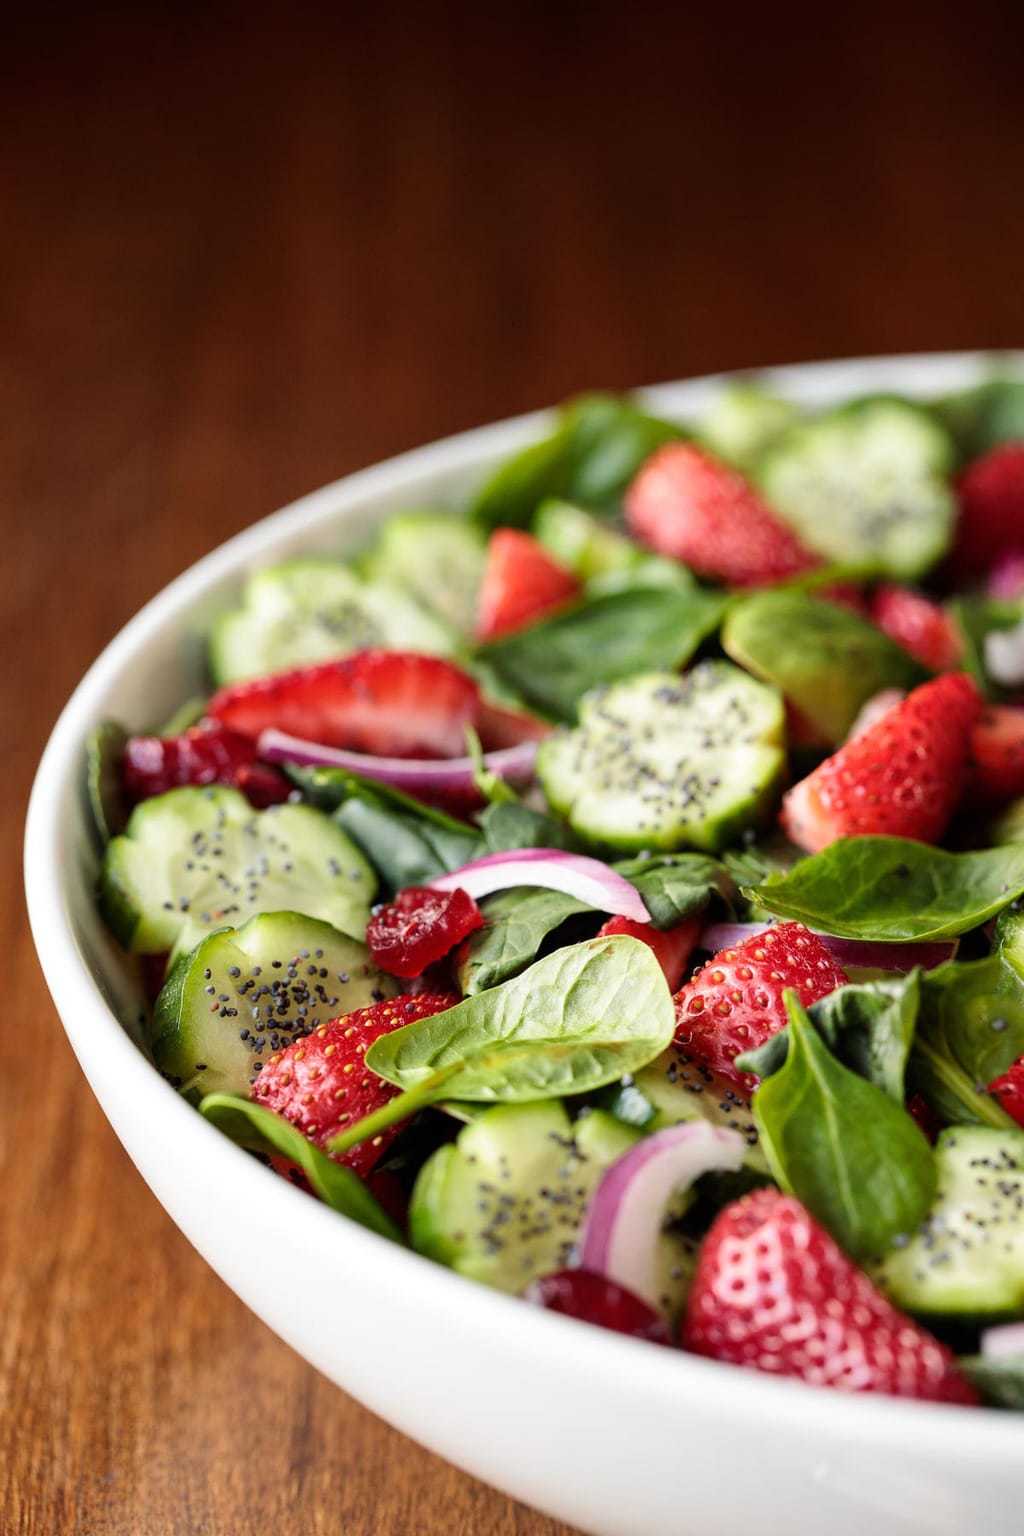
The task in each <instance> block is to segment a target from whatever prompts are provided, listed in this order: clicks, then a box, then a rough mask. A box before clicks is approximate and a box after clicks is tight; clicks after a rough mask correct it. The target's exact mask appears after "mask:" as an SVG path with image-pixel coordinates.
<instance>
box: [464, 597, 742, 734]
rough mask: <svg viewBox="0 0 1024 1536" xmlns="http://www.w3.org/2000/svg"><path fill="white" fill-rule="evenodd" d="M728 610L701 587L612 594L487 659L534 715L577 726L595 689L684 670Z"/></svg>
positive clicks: (489, 652)
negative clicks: (578, 715)
mask: <svg viewBox="0 0 1024 1536" xmlns="http://www.w3.org/2000/svg"><path fill="white" fill-rule="evenodd" d="M727 603H728V599H726V598H725V597H723V596H722V595H721V594H717V593H713V592H708V591H704V590H701V589H699V588H694V589H693V591H679V590H676V589H674V588H671V587H638V588H634V589H630V590H627V591H624V592H613V593H610V594H609V595H607V596H604V597H595V598H591V599H589V600H586V601H584V602H582V603H580V604H578V605H577V606H576V607H575V608H572V609H570V610H569V611H568V612H564V613H558V614H556V615H555V616H554V617H553V618H550V619H542V620H541V621H540V622H539V623H538V624H531V625H530V626H529V628H527V629H520V630H517V631H516V632H515V633H514V634H511V635H506V636H504V637H503V638H501V639H499V640H493V641H491V643H490V644H489V645H487V646H486V647H485V648H484V649H483V651H482V652H481V655H482V656H483V658H484V659H485V661H486V662H487V663H488V664H489V665H491V666H492V667H494V668H495V669H496V670H497V672H498V673H499V675H500V676H501V677H502V678H503V679H504V681H505V682H506V683H507V684H509V685H510V686H511V687H512V688H514V689H515V691H516V692H517V693H519V694H521V695H522V697H523V698H524V699H526V700H527V702H528V703H530V704H532V705H533V706H534V707H535V708H536V709H539V710H542V711H543V712H544V713H545V714H548V715H552V716H554V717H555V718H556V719H559V720H566V721H570V722H571V721H575V719H576V707H577V705H578V704H579V701H580V698H581V696H582V695H583V694H584V693H586V692H587V691H588V690H589V689H591V688H595V687H597V686H598V685H599V684H601V683H613V682H618V681H619V680H621V679H623V678H627V677H633V676H635V675H636V674H637V673H638V672H653V671H661V670H665V671H674V670H675V669H677V668H679V667H681V666H683V665H684V663H685V662H687V661H689V659H690V657H691V656H692V655H693V653H694V651H695V650H696V649H697V647H698V646H699V645H700V644H701V642H702V641H703V640H705V639H706V638H707V636H708V635H710V634H712V633H713V631H714V630H716V629H717V628H718V625H719V623H720V622H721V619H722V616H723V614H724V613H725V610H726V607H727Z"/></svg>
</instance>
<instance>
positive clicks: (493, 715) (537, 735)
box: [477, 699, 554, 752]
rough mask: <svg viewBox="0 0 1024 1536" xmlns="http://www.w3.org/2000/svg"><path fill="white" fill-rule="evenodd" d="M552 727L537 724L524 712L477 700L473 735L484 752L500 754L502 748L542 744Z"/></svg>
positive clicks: (543, 721)
mask: <svg viewBox="0 0 1024 1536" xmlns="http://www.w3.org/2000/svg"><path fill="white" fill-rule="evenodd" d="M553 730H554V726H553V725H551V724H549V722H548V721H547V720H539V719H538V718H537V716H536V715H531V714H528V713H527V712H526V710H524V709H509V707H508V706H507V705H506V704H495V702H494V701H493V699H481V700H480V713H479V718H478V720H477V732H478V734H479V736H480V741H481V744H482V746H483V749H484V751H485V752H500V751H501V749H502V748H503V747H518V746H519V745H520V743H521V742H524V741H543V740H544V737H545V736H550V735H551V732H552V731H553Z"/></svg>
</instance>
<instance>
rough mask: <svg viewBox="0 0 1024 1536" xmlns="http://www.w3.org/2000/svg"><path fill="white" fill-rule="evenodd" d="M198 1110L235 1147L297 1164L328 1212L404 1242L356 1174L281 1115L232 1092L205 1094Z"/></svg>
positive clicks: (382, 1235) (388, 1217) (383, 1235)
mask: <svg viewBox="0 0 1024 1536" xmlns="http://www.w3.org/2000/svg"><path fill="white" fill-rule="evenodd" d="M199 1113H200V1114H201V1115H204V1116H205V1117H206V1119H207V1120H209V1121H210V1123H211V1125H215V1126H216V1127H217V1129H218V1130H220V1131H223V1132H224V1134H225V1136H230V1138H231V1140H232V1141H233V1142H234V1143H235V1144H236V1146H239V1147H246V1148H247V1149H248V1150H249V1151H250V1152H263V1153H267V1154H280V1155H281V1156H284V1157H287V1158H288V1159H289V1160H290V1161H291V1162H293V1163H296V1164H297V1165H298V1167H299V1168H301V1169H302V1172H303V1173H304V1174H305V1175H306V1178H307V1179H308V1180H309V1183H310V1185H311V1186H312V1189H313V1192H314V1193H315V1194H316V1195H317V1196H318V1197H319V1199H321V1200H322V1201H323V1202H324V1204H325V1205H329V1206H330V1207H331V1209H332V1210H335V1211H340V1212H341V1213H342V1215H343V1216H348V1217H350V1218H351V1219H352V1220H353V1221H358V1223H359V1225H360V1226H362V1227H369V1229H370V1231H371V1232H377V1233H379V1234H380V1236H381V1237H390V1238H391V1239H392V1240H393V1241H394V1242H396V1243H400V1242H401V1241H402V1234H401V1233H400V1232H399V1230H398V1228H397V1227H396V1226H395V1224H394V1222H393V1221H392V1220H391V1217H390V1216H388V1215H387V1213H386V1212H385V1211H384V1209H383V1207H382V1206H380V1205H378V1203H377V1201H376V1200H375V1199H374V1198H373V1196H372V1195H371V1193H370V1191H369V1190H368V1189H367V1187H366V1185H365V1184H364V1183H363V1181H362V1179H361V1178H359V1176H358V1174H355V1173H353V1172H352V1169H351V1168H345V1167H343V1166H342V1164H341V1163H336V1162H334V1161H333V1159H332V1158H329V1157H328V1156H327V1154H326V1153H324V1152H321V1151H320V1149H319V1148H318V1147H314V1146H313V1144H312V1142H309V1141H307V1140H306V1138H305V1136H303V1134H302V1132H301V1131H299V1130H297V1129H296V1128H295V1126H294V1125H292V1124H290V1122H289V1121H287V1120H285V1119H284V1117H283V1116H281V1115H275V1114H274V1112H273V1111H272V1110H269V1109H265V1108H264V1107H263V1105H262V1104H253V1103H251V1102H250V1101H249V1100H248V1099H243V1098H240V1097H238V1096H237V1095H236V1094H233V1093H208V1094H207V1095H206V1098H205V1099H203V1101H202V1103H201V1104H200V1106H199Z"/></svg>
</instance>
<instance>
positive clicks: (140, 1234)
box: [0, 3, 1024, 1536]
mask: <svg viewBox="0 0 1024 1536" xmlns="http://www.w3.org/2000/svg"><path fill="white" fill-rule="evenodd" d="M711 9H712V8H698V7H677V8H673V11H672V13H671V14H672V19H671V20H668V19H665V18H664V17H663V16H662V15H661V12H660V11H659V9H658V8H651V9H650V11H649V12H648V13H646V14H643V13H642V12H643V8H626V7H623V6H616V5H611V4H589V5H583V4H568V3H567V4H563V5H560V6H551V5H545V4H529V3H525V4H522V5H519V6H517V7H514V8H513V7H503V6H498V7H491V8H488V7H475V8H471V7H459V6H456V5H448V6H447V7H427V6H417V7H413V6H407V7H393V8H388V7H387V6H355V5H351V6H350V5H344V4H341V5H337V6H335V7H333V8H331V9H329V10H328V9H325V10H323V11H317V10H316V9H315V8H305V9H302V8H292V10H291V11H290V12H285V11H283V10H282V11H281V12H275V11H270V10H265V11H261V10H260V9H259V8H258V7H253V6H251V5H250V6H246V7H244V8H243V7H239V8H237V9H234V10H232V9H230V8H224V7H210V6H204V7H195V8H192V7H187V6H181V7H178V8H175V9H173V10H168V11H166V12H161V11H160V10H159V9H158V8H156V7H153V8H149V9H147V8H146V7H141V8H140V7H134V8H128V7H124V8H118V7H114V8H111V9H109V10H105V11H104V12H103V14H102V15H97V14H91V13H90V12H89V11H87V10H86V8H84V7H83V8H81V9H74V8H71V9H67V10H65V11H63V12H61V11H60V10H59V9H57V10H54V9H51V8H47V10H46V14H45V16H42V15H40V16H39V17H38V18H36V19H34V20H32V19H25V18H23V19H22V20H21V22H20V24H19V25H17V26H15V27H14V28H13V30H10V31H9V32H8V33H7V34H6V36H5V46H4V52H3V58H2V62H0V70H2V89H0V209H2V214H0V229H2V233H0V275H2V281H0V522H2V534H3V543H2V549H3V578H4V579H3V589H2V597H0V657H2V665H0V704H2V716H0V718H2V719H3V721H4V725H5V741H4V757H3V763H4V791H5V792H4V795H3V797H2V800H0V819H2V829H3V846H4V847H5V849H6V856H5V859H4V863H3V867H2V871H3V872H2V880H0V931H2V932H3V933H4V934H5V936H6V941H7V942H6V950H7V954H6V962H5V964H6V975H7V987H8V991H7V994H6V996H7V1003H6V1006H5V1008H4V1010H3V1017H2V1027H0V1096H2V1104H0V1156H2V1159H3V1173H2V1177H0V1319H2V1322H0V1530H2V1531H3V1532H4V1533H5V1536H53V1533H57V1532H60V1533H64V1532H73V1533H81V1536H185V1533H189V1536H191V1533H195V1532H200V1533H229V1536H248V1533H253V1536H256V1533H260V1536H264V1533H266V1532H273V1533H275V1536H292V1533H299V1532H301V1533H303V1536H319V1533H324V1536H327V1533H331V1536H335V1533H340V1532H345V1533H347V1536H399V1533H406V1532H416V1533H420V1536H441V1533H444V1536H457V1533H462V1532H466V1533H470V1532H471V1533H473V1536H511V1533H520V1536H556V1533H561V1536H567V1533H566V1532H565V1528H564V1527H561V1526H558V1525H556V1524H554V1523H553V1522H551V1521H549V1520H545V1519H544V1518H542V1517H540V1516H538V1515H534V1514H531V1513H529V1512H528V1511H526V1510H524V1509H523V1508H521V1507H520V1506H518V1505H516V1504H514V1503H512V1502H510V1501H509V1500H507V1499H504V1498H503V1497H501V1496H499V1495H497V1494H494V1493H492V1492H490V1491H488V1490H486V1489H484V1488H482V1487H481V1486H479V1485H478V1484H476V1483H474V1482H472V1481H471V1480H470V1479H468V1478H465V1477H463V1476H462V1475H461V1474H459V1473H457V1472H455V1471H453V1470H452V1469H450V1468H448V1467H447V1466H445V1465H443V1464H442V1463H440V1462H439V1461H437V1460H436V1459H434V1458H432V1457H431V1456H429V1455H427V1454H426V1453H425V1452H423V1451H421V1450H419V1449H418V1448H417V1447H415V1446H414V1445H412V1444H411V1443H409V1442H408V1441H406V1440H404V1439H402V1438H400V1437H399V1436H398V1435H396V1434H395V1433H393V1432H392V1431H391V1430H389V1429H387V1428H386V1427H385V1426H383V1425H382V1424H381V1423H379V1422H378V1421H376V1420H375V1419H373V1418H372V1417H370V1416H369V1415H368V1414H367V1413H366V1412H364V1411H363V1410H362V1409H361V1408H359V1407H358V1406H357V1405H356V1404H355V1403H353V1402H350V1401H349V1400H347V1399H346V1398H345V1397H344V1396H343V1395H342V1394H340V1393H338V1392H337V1391H336V1390H335V1389H333V1388H332V1387H330V1386H328V1385H327V1384H326V1383H325V1382H324V1381H323V1380H321V1379H320V1378H319V1377H318V1376H317V1375H316V1374H315V1373H314V1372H313V1371H312V1370H310V1369H309V1368H308V1367H306V1366H305V1365H304V1364H303V1363H302V1362H301V1361H300V1360H298V1359H297V1358H296V1357H295V1356H294V1355H292V1354H291V1353H290V1352H289V1351H288V1350H287V1349H286V1348H285V1347H284V1345H282V1344H281V1343H279V1342H278V1341H277V1340H276V1339H275V1338H274V1337H273V1336H272V1335H270V1334H269V1333H268V1332H267V1331H266V1330H265V1329H264V1328H263V1327H262V1326H261V1325H260V1324H259V1323H258V1322H256V1321H255V1319H254V1318H252V1317H251V1316H250V1315H249V1314H248V1313H247V1312H246V1311H245V1310H244V1309H243V1307H242V1306H241V1305H240V1303H238V1302H237V1301H236V1300H235V1299H234V1298H233V1297H232V1296H231V1295H230V1294H229V1293H228V1292H227V1291H226V1290H225V1289H224V1287H223V1286H222V1285H221V1283H220V1282H219V1281H218V1280H217V1279H215V1278H214V1276H213V1275H212V1274H211V1273H210V1272H209V1271H208V1270H207V1269H206V1268H205V1266H204V1265H203V1264H202V1263H201V1262H200V1261H199V1259H198V1258H197V1257H196V1256H195V1254H193V1252H192V1251H191V1249H190V1248H189V1247H188V1246H187V1245H186V1243H185V1242H184V1240H183V1239H182V1238H181V1237H180V1236H179V1235H178V1234H177V1233H176V1231H175V1230H174V1229H173V1228H172V1227H171V1225H170V1223H169V1221H168V1220H167V1219H166V1217H165V1216H164V1215H163V1213H162V1212H161V1210H160V1208H159V1207H158V1206H157V1205H156V1203H155V1201H154V1200H153V1199H152V1197H151V1196H150V1195H149V1194H148V1192H147V1191H146V1190H145V1188H144V1187H143V1185H142V1184H141V1181H140V1180H139V1179H138V1177H137V1175H136V1174H135V1173H134V1171H133V1169H132V1168H131V1166H130V1165H129V1164H128V1162H127V1159H126V1157H125V1156H124V1154H123V1153H122V1152H121V1151H120V1149H119V1147H118V1146H117V1144H116V1143H115V1141H114V1138H113V1136H112V1134H111V1132H110V1131H109V1130H108V1128H107V1126H106V1124H105V1122H104V1121H103V1119H102V1117H101V1115H100V1113H99V1111H98V1109H97V1108H96V1106H95V1105H94V1103H93V1102H92V1099H91V1098H90V1095H89V1093H88V1090H87V1088H86V1086H85V1084H84V1082H83V1080H82V1079H81V1077H80V1075H79V1073H78V1071H77V1068H76V1066H75V1064H74V1061H73V1059H72V1057H71V1054H70V1052H69V1050H68V1048H67V1046H66V1044H65V1042H64V1039H63V1036H62V1034H61V1032H60V1029H59V1026H58V1023H57V1021H56V1019H55V1016H54V1013H53V1010H52V1007H51V1005H50V1003H49V1000H48V998H47V997H46V994H45V992H44V988H43V985H42V982H41V980H40V977H39V974H38V971H37V968H36V964H35V959H34V955H33V952H32V949H31V945H30V941H29V937H28V931H27V926H26V922H25V917H24V911H23V904H22V897H21V892H20V875H19V870H18V853H19V845H20V835H21V832H20V829H21V821H22V817H23V811H24V800H25V795H26V793H27V789H28V785H29V782H30V777H31V772H32V769H33V766H34V763H35V760H36V758H37V756H38V752H39V749H40V747H41V744H42V741H43V739H44V737H45V734H46V731H47V729H48V727H49V725H50V723H51V722H52V720H53V718H54V716H55V714H56V712H57V710H58V708H59V706H60V704H61V703H62V701H63V700H64V698H65V697H66V695H67V693H68V691H69V690H70V688H71V687H72V685H73V684H74V682H75V680H76V678H77V677H78V676H79V674H80V673H81V671H82V670H83V667H84V666H85V664H86V663H87V661H88V660H89V659H91V657H92V656H93V655H94V654H95V653H96V652H97V651H98V650H99V649H100V647H101V646H102V645H103V644H104V643H105V641H106V640H107V639H109V638H110V636H111V635H113V634H114V632H115V631H116V630H117V629H118V627H119V626H120V625H121V624H122V623H123V622H124V621H125V620H126V619H127V618H128V617H129V615H130V614H131V613H132V612H133V611H134V610H135V609H136V608H137V607H138V606H139V604H140V603H141V602H142V601H143V600H144V599H145V598H147V597H149V596H150V595H151V594H152V593H153V592H155V591H156V590H157V589H158V588H159V587H161V586H162V585H163V584H164V583H165V582H166V581H167V580H168V579H169V578H170V577H171V576H173V575H174V574H175V573H176V572H178V571H179V570H181V569H182V568H183V567H184V566H186V565H188V564H189V563H190V562H191V561H192V560H193V559H194V558H195V557H196V556H198V555H199V554H201V553H202V552H203V551H204V550H206V549H208V548H209V547H210V546H212V545H213V544H216V543H218V542H219V541H220V540H221V539H223V538H225V537H226V536H227V535H229V534H231V533H233V532H235V531H236V530H237V529H239V528H241V527H243V526H244V525H245V524H247V523H248V522H250V521H251V520H252V519H254V518H256V517H259V516H261V515H263V514H264V513H266V512H268V511H270V510H271V509H272V508H273V507H275V506H277V505H278V504H280V503H282V502H284V501H286V500H288V499H289V498H291V497H293V496H294V495H296V494H298V493H299V492H301V491H304V490H307V489H309V488H311V487H313V486H315V485H317V484H319V483H321V482H323V481H325V480H328V479H331V478H332V477H334V476H336V475H339V474H342V473H344V472H345V471H347V470H350V469H353V468H355V467H356V466H358V465H361V464H365V463H367V462H370V461H372V460H374V459H376V458H379V457H381V456H383V455H386V454H388V453H391V452H394V451H397V450H399V449H401V448H404V447H407V446H410V445H412V444H414V443H417V442H422V441H425V440H428V439H430V438H433V437H435V436H438V435H440V434H443V433H447V432H451V431H454V430H457V429H459V428H461V427H465V426H469V425H471V424H473V423H475V422H478V421H482V420H486V419H488V418H493V417H496V416H501V415H504V414H507V413H509V412H512V411H518V410H521V409H525V408H528V407H530V406H534V405H538V404H542V403H546V402H548V401H551V400H553V399H556V398H558V397H559V396H561V395H563V394H565V393H567V392H569V391H571V390H574V389H578V388H581V387H584V386H589V385H613V386H617V385H626V384H631V383H637V382H642V381H645V380H652V379H657V378H663V377H671V376H677V375H684V374H688V373H693V372H699V371H703V370H706V369H711V368H718V367H730V366H738V365H753V364H758V363H764V362H770V361H785V360H791V359H797V358H804V357H817V356H831V355H841V354H853V353H858V352H865V351H866V352H874V351H893V350H903V349H913V348H935V347H956V346H961V345H963V346H975V345H979V344H980V345H993V346H998V345H1012V344H1017V345H1019V344H1021V343H1022V342H1024V323H1022V322H1024V291H1022V286H1021V282H1020V256H1021V250H1022V248H1024V203H1022V200H1021V197H1020V189H1021V186H1022V184H1024V112H1022V105H1021V103H1022V98H1021V94H1020V89H1019V82H1020V56H1021V43H1022V40H1024V38H1022V34H1024V24H1022V13H1021V11H1020V9H1019V7H1017V8H1011V7H1002V8H1000V10H997V9H996V8H995V7H992V8H991V9H990V10H987V9H986V7H985V6H984V5H974V6H972V7H970V8H964V7H957V8H954V7H952V6H950V7H949V8H948V9H947V8H944V7H943V6H941V5H934V4H933V5H931V6H930V7H928V8H927V9H925V8H923V7H922V8H921V9H920V13H919V15H918V16H917V17H916V18H913V19H911V18H910V17H909V16H907V19H905V20H901V19H900V18H899V17H898V16H897V15H896V11H897V9H898V8H895V7H887V8H885V9H884V10H883V9H882V8H879V9H878V10H877V12H875V11H873V10H872V8H871V7H870V6H867V7H865V6H861V7H858V8H857V11H856V28H855V30H853V29H852V28H851V30H850V31H848V32H844V31H843V30H842V27H841V26H840V24H839V21H838V17H837V14H836V13H834V12H830V13H829V17H828V22H827V35H826V24H825V23H824V22H823V23H822V32H821V35H820V36H816V35H814V33H813V32H810V31H808V30H807V29H806V28H804V29H801V30H799V31H797V30H796V29H793V30H792V31H790V30H787V27H786V25H785V23H784V21H783V20H782V19H781V17H780V15H779V13H778V8H775V9H774V10H772V11H771V12H770V13H768V14H766V15H765V17H764V19H763V21H762V22H761V23H751V22H750V21H749V20H745V21H744V23H743V25H742V26H741V25H739V24H738V23H736V24H732V25H731V24H730V23H729V20H728V19H727V20H726V21H725V22H719V21H717V20H715V19H713V18H712V17H711V16H710V14H708V15H705V14H703V13H704V11H709V12H710V10H711ZM699 13H700V14H699ZM1000 13H1001V14H1002V19H1000ZM668 14H669V13H668V11H667V8H666V11H665V16H667V15H668ZM735 14H736V15H737V16H738V15H741V14H742V12H737V13H735ZM682 1432H683V1427H681V1433H682ZM567 1473H568V1475H571V1469H567ZM680 1529H681V1530H685V1515H682V1516H681V1525H680Z"/></svg>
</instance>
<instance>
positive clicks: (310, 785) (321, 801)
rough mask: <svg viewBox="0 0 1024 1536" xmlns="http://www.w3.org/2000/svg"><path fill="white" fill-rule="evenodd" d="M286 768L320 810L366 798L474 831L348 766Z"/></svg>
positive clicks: (388, 808) (388, 807) (421, 818)
mask: <svg viewBox="0 0 1024 1536" xmlns="http://www.w3.org/2000/svg"><path fill="white" fill-rule="evenodd" d="M284 771H285V773H286V774H287V775H288V777H289V778H290V779H291V781H292V783H293V784H295V785H297V786H298V788H299V789H300V790H301V791H302V798H303V799H304V800H308V801H309V803H310V804H311V805H315V806H316V807H317V809H318V810H321V811H335V810H337V809H338V807H339V806H340V805H341V804H342V803H343V802H344V801H345V800H364V801H365V802H366V804H367V805H372V806H376V807H378V808H379V809H381V810H384V811H403V812H406V813H407V814H408V815H410V816H414V817H415V818H416V820H417V821H424V822H428V823H429V824H430V825H431V826H434V827H440V828H441V829H442V830H444V831H446V832H453V833H462V834H466V833H469V834H472V833H473V828H472V827H471V826H470V825H469V823H468V822H466V821H460V820H459V819H458V817H456V816H450V815H449V814H448V812H447V811H441V810H438V808H437V806H435V805H427V803H426V802H425V801H423V800H417V799H416V798H415V796H413V795H407V794H406V793H405V791H404V790H402V789H394V788H392V786H391V785H390V784H381V783H379V782H378V780H376V779H364V778H363V777H362V776H361V775H360V774H358V773H349V772H348V770H347V769H345V768H303V767H300V766H299V764H298V763H285V764H284Z"/></svg>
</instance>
